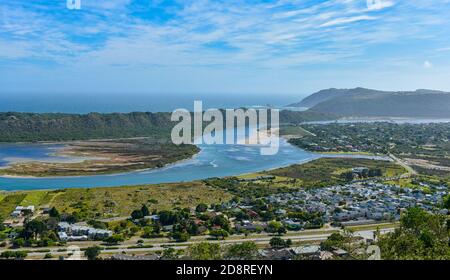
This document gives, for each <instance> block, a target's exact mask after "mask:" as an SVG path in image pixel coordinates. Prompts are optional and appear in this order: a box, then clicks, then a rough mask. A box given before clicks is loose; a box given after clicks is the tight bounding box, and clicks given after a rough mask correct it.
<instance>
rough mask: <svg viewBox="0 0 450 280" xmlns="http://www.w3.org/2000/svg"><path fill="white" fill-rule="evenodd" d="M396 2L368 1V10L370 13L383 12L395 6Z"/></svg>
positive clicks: (386, 0) (383, 0) (384, 0)
mask: <svg viewBox="0 0 450 280" xmlns="http://www.w3.org/2000/svg"><path fill="white" fill-rule="evenodd" d="M394 5H395V3H394V1H389V0H367V8H368V9H369V10H370V11H374V10H382V9H385V8H389V7H392V6H394Z"/></svg>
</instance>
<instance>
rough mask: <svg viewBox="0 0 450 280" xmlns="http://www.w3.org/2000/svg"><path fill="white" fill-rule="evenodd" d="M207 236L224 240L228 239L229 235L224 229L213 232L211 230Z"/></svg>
mask: <svg viewBox="0 0 450 280" xmlns="http://www.w3.org/2000/svg"><path fill="white" fill-rule="evenodd" d="M209 235H211V236H213V237H215V238H217V239H220V238H222V239H225V238H226V237H228V235H229V234H228V232H227V231H226V230H224V229H215V230H212V231H211V232H210V233H209Z"/></svg>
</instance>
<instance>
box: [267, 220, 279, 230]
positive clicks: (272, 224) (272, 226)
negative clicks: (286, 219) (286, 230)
mask: <svg viewBox="0 0 450 280" xmlns="http://www.w3.org/2000/svg"><path fill="white" fill-rule="evenodd" d="M282 226H283V225H282V224H281V223H280V222H277V221H271V222H269V223H268V224H267V232H270V233H278V231H279V230H280V228H281V227H282Z"/></svg>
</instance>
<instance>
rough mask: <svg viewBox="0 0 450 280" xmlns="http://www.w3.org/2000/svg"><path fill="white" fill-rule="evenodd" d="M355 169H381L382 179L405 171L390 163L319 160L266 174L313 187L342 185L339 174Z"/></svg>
mask: <svg viewBox="0 0 450 280" xmlns="http://www.w3.org/2000/svg"><path fill="white" fill-rule="evenodd" d="M355 167H367V168H369V169H381V171H382V174H383V177H396V176H399V175H401V174H404V173H406V170H405V169H404V168H403V167H401V166H399V165H397V164H395V163H393V162H390V161H379V160H371V159H360V158H345V159H344V158H321V159H318V160H315V161H311V162H308V163H305V164H299V165H291V166H288V167H285V168H280V169H276V170H272V171H268V172H266V174H270V175H274V176H279V177H286V178H291V179H296V180H297V182H296V184H297V185H300V186H304V187H314V186H323V185H330V184H331V185H332V184H337V183H342V182H344V181H343V178H342V176H341V174H343V173H344V172H347V171H349V170H351V169H352V168H355Z"/></svg>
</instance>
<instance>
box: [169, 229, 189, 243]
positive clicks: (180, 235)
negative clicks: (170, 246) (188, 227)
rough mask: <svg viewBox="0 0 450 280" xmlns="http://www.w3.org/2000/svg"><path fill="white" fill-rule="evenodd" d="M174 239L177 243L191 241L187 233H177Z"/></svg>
mask: <svg viewBox="0 0 450 280" xmlns="http://www.w3.org/2000/svg"><path fill="white" fill-rule="evenodd" d="M172 238H173V239H175V240H176V241H177V242H186V241H188V240H189V238H191V236H190V235H189V233H187V232H180V231H177V232H174V233H172Z"/></svg>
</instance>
